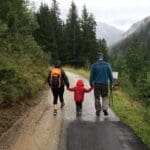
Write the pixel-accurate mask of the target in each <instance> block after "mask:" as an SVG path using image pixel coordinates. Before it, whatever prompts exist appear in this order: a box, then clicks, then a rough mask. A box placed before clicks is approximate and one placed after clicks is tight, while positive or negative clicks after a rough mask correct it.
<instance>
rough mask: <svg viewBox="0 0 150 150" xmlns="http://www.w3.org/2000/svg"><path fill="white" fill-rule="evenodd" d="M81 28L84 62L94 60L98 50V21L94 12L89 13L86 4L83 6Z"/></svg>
mask: <svg viewBox="0 0 150 150" xmlns="http://www.w3.org/2000/svg"><path fill="white" fill-rule="evenodd" d="M81 28H82V40H83V41H82V53H83V58H82V59H83V63H84V64H85V62H87V61H88V62H90V63H92V62H94V61H95V58H96V53H97V52H98V49H97V48H98V47H97V42H96V22H95V19H94V16H93V14H89V13H88V11H87V9H86V6H84V7H83V11H82V17H81Z"/></svg>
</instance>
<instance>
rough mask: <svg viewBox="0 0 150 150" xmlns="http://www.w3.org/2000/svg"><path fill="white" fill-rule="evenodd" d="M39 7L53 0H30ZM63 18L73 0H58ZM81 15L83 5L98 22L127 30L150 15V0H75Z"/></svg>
mask: <svg viewBox="0 0 150 150" xmlns="http://www.w3.org/2000/svg"><path fill="white" fill-rule="evenodd" d="M30 1H34V2H35V8H36V9H37V8H38V7H39V5H40V3H41V2H43V3H46V4H48V5H49V6H50V5H51V0H30ZM57 2H58V4H59V8H60V12H61V18H62V19H66V16H67V14H68V10H69V8H70V4H71V2H72V0H57ZM74 2H75V4H76V6H77V9H78V14H79V16H80V14H81V10H82V9H83V5H86V7H87V9H88V11H89V12H92V13H93V14H94V16H95V20H96V21H97V22H104V23H107V24H109V25H113V26H114V27H116V28H118V29H121V30H124V31H126V30H127V29H129V27H130V26H131V25H132V24H133V23H135V22H137V21H140V20H142V19H143V18H145V17H147V16H150V0H74Z"/></svg>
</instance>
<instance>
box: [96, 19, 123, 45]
mask: <svg viewBox="0 0 150 150" xmlns="http://www.w3.org/2000/svg"><path fill="white" fill-rule="evenodd" d="M122 34H123V31H121V30H119V29H116V28H115V27H113V26H110V25H107V24H105V23H102V22H98V23H97V28H96V35H97V38H98V39H100V38H104V39H105V40H106V42H107V44H108V46H111V45H113V44H115V43H116V42H118V41H119V40H120V39H121V38H122Z"/></svg>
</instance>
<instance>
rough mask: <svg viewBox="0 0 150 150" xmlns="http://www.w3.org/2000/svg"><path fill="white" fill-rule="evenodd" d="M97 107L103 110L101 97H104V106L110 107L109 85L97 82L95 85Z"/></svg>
mask: <svg viewBox="0 0 150 150" xmlns="http://www.w3.org/2000/svg"><path fill="white" fill-rule="evenodd" d="M94 97H95V109H96V111H101V104H100V97H102V107H103V108H104V109H107V107H108V85H103V84H95V85H94Z"/></svg>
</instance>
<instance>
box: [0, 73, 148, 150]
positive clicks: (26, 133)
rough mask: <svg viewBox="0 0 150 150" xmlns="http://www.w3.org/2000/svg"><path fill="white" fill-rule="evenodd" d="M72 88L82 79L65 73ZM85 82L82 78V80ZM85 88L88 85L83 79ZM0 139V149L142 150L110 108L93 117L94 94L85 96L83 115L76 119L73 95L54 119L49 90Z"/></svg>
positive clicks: (67, 96)
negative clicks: (105, 112)
mask: <svg viewBox="0 0 150 150" xmlns="http://www.w3.org/2000/svg"><path fill="white" fill-rule="evenodd" d="M67 74H68V76H69V80H70V82H71V86H74V85H75V82H76V80H77V79H83V78H82V77H81V76H78V75H75V74H72V73H69V72H68V73H67ZM83 80H85V79H83ZM85 84H86V85H87V86H89V85H88V82H87V81H86V80H85ZM40 99H41V102H40V104H39V105H37V106H35V107H34V108H32V109H30V110H29V111H28V112H27V113H26V114H25V115H24V116H23V117H22V118H21V119H19V120H18V121H17V122H16V123H15V124H14V126H13V127H12V128H10V129H9V130H8V132H7V133H5V134H4V135H3V136H2V137H1V138H0V150H145V149H146V148H145V147H144V144H143V143H142V142H141V141H140V140H139V139H138V138H137V136H136V135H135V134H134V133H133V132H132V130H130V129H129V128H128V127H127V126H126V125H124V124H123V123H121V122H120V121H119V118H118V117H116V116H115V114H114V113H113V112H112V111H111V109H109V117H104V115H103V113H101V115H100V117H99V118H98V117H96V116H95V108H94V97H93V92H91V93H87V94H86V96H85V101H84V103H83V115H82V117H80V118H76V115H75V104H74V101H73V92H69V91H67V92H65V102H66V105H65V107H64V108H63V109H61V108H59V110H58V115H57V116H56V117H54V116H53V109H52V97H51V96H50V90H49V89H47V90H46V91H44V93H43V95H42V96H41V97H40Z"/></svg>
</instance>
